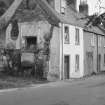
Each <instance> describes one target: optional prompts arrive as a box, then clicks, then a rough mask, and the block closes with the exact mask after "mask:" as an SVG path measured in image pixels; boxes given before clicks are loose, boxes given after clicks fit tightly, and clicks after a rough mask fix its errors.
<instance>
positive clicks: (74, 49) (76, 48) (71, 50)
mask: <svg viewBox="0 0 105 105" xmlns="http://www.w3.org/2000/svg"><path fill="white" fill-rule="evenodd" d="M64 26H68V27H69V32H70V33H69V35H70V44H64V41H63V56H64V55H70V77H71V78H79V77H82V76H83V75H84V56H83V55H84V53H83V51H84V50H83V48H84V47H83V29H82V28H80V27H75V26H72V25H67V24H64V25H63V29H64ZM75 28H78V29H79V30H80V45H75ZM63 34H64V30H63ZM63 36H64V35H63ZM63 39H64V37H63ZM76 54H78V55H80V70H79V72H75V55H76ZM63 65H64V62H63ZM63 69H64V68H63Z"/></svg>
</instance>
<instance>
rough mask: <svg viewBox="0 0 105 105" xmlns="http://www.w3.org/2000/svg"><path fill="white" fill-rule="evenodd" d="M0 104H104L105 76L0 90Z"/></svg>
mask: <svg viewBox="0 0 105 105" xmlns="http://www.w3.org/2000/svg"><path fill="white" fill-rule="evenodd" d="M0 105H105V76H96V77H91V78H88V79H86V80H80V81H68V80H67V81H60V82H54V83H48V84H44V85H37V86H35V87H31V88H29V87H28V88H24V89H18V90H15V91H7V92H0Z"/></svg>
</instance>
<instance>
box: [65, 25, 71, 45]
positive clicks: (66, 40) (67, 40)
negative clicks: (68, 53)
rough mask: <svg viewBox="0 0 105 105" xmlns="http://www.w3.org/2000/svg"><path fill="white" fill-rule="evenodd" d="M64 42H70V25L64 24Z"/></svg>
mask: <svg viewBox="0 0 105 105" xmlns="http://www.w3.org/2000/svg"><path fill="white" fill-rule="evenodd" d="M66 28H67V31H68V32H67V33H66ZM66 34H67V35H66ZM65 37H68V38H67V39H66V38H65ZM64 44H70V31H69V26H64Z"/></svg>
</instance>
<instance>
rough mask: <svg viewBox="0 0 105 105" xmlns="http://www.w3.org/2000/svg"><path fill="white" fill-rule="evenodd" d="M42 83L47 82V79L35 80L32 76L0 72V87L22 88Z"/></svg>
mask: <svg viewBox="0 0 105 105" xmlns="http://www.w3.org/2000/svg"><path fill="white" fill-rule="evenodd" d="M44 83H48V81H45V80H36V79H35V78H34V77H16V76H14V77H13V76H9V75H6V74H4V73H1V72H0V89H9V88H22V87H28V86H31V85H32V84H44Z"/></svg>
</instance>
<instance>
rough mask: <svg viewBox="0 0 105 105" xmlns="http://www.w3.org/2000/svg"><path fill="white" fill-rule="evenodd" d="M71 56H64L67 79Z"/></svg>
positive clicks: (67, 77)
mask: <svg viewBox="0 0 105 105" xmlns="http://www.w3.org/2000/svg"><path fill="white" fill-rule="evenodd" d="M69 60H70V57H69V56H65V57H64V77H65V79H69V78H70V76H69V73H70V61H69Z"/></svg>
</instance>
